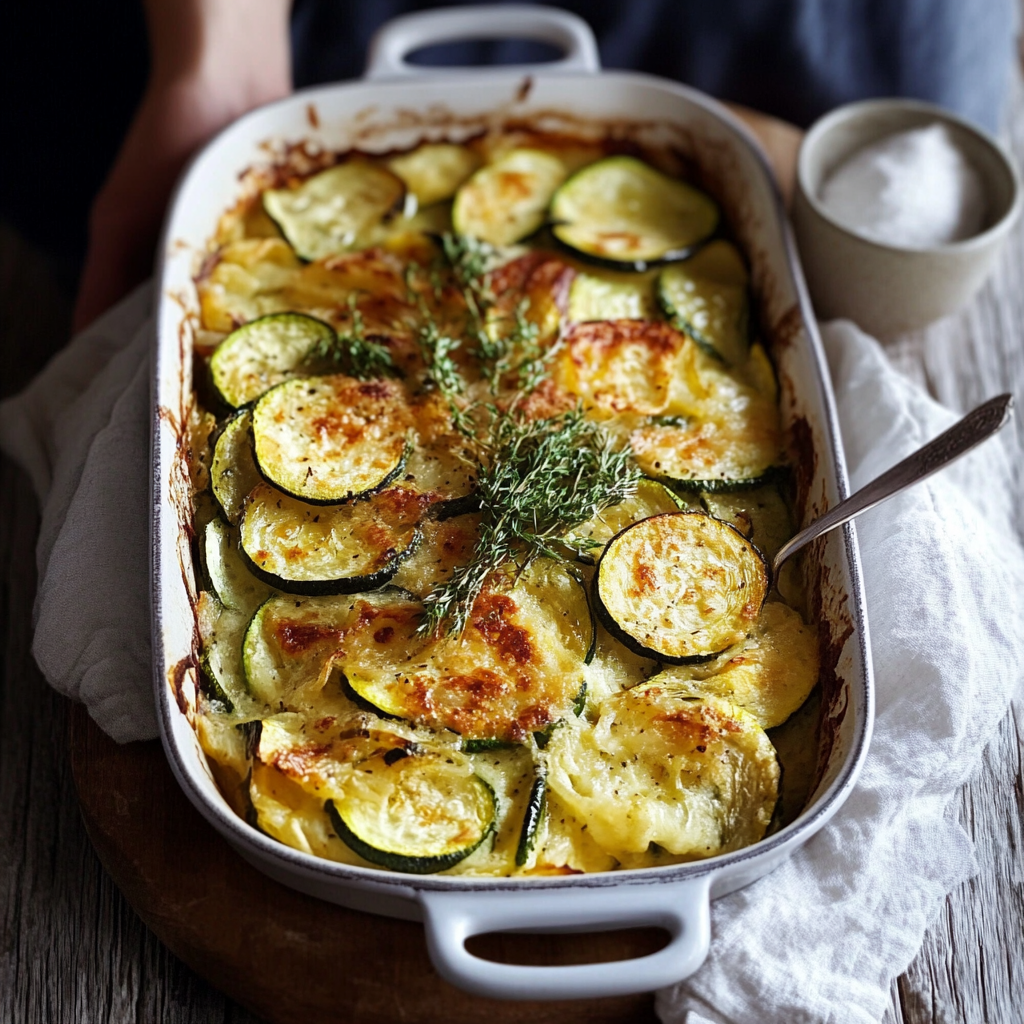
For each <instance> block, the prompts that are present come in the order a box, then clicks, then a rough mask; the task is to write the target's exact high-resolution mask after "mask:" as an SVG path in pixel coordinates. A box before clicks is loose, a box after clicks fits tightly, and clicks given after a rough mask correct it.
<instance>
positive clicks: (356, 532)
mask: <svg viewBox="0 0 1024 1024" xmlns="http://www.w3.org/2000/svg"><path fill="white" fill-rule="evenodd" d="M431 503H432V499H431V497H430V496H429V495H423V494H420V493H419V492H417V491H414V490H412V489H410V488H408V487H391V488H388V489H387V490H385V491H378V492H377V493H376V494H374V495H372V496H371V497H369V498H366V499H363V500H361V501H353V502H348V503H347V504H344V505H334V506H330V507H324V506H321V505H309V504H306V503H305V502H302V501H299V500H298V499H296V498H292V497H291V496H289V495H287V494H282V493H281V492H280V491H277V490H275V489H274V488H273V487H270V486H269V485H267V484H259V485H258V486H257V487H256V488H255V489H254V490H253V492H252V494H250V495H249V498H248V501H247V502H246V509H245V514H244V515H243V516H242V525H241V545H242V550H243V551H244V552H245V554H246V555H247V556H248V560H249V563H250V565H249V567H250V569H251V570H252V572H253V574H254V575H256V576H258V577H259V578H260V579H261V580H263V581H265V582H266V583H268V584H269V585H270V586H272V587H275V588H276V589H278V590H283V591H284V592H285V593H288V594H354V593H357V592H358V591H361V590H376V589H377V588H378V587H382V586H384V584H385V583H387V582H388V580H390V579H391V577H392V576H394V574H395V572H396V571H397V570H398V567H399V565H400V564H401V563H402V561H403V560H404V559H406V558H408V557H409V556H410V555H411V554H412V552H413V551H414V550H415V548H416V545H417V543H418V541H419V537H420V534H419V530H418V529H417V524H418V523H419V521H420V519H421V518H422V517H423V515H424V513H425V512H426V510H427V509H428V508H429V507H430V505H431Z"/></svg>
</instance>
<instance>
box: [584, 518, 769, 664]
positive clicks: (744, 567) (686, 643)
mask: <svg viewBox="0 0 1024 1024" xmlns="http://www.w3.org/2000/svg"><path fill="white" fill-rule="evenodd" d="M769 586H770V581H769V574H768V566H767V563H766V562H765V560H764V558H763V556H762V555H761V553H760V552H759V551H758V550H757V548H755V547H754V546H753V544H751V543H750V541H748V540H747V539H746V537H744V536H743V534H741V533H740V532H739V531H738V530H736V529H735V528H734V527H732V526H730V525H729V524H728V523H723V522H721V521H720V520H718V519H715V518H713V517H712V516H709V515H706V514H704V513H703V512H672V513H667V514H665V515H660V516H652V517H651V518H650V519H644V520H642V521H641V522H639V523H635V524H634V525H632V526H628V527H627V528H626V529H625V530H623V531H622V532H621V533H620V534H619V535H618V536H617V537H615V538H614V539H613V540H612V541H611V542H610V543H609V544H608V545H607V547H606V548H605V549H604V554H603V555H602V556H601V561H600V562H599V563H598V567H597V575H596V577H595V591H596V594H597V604H598V612H599V614H600V615H601V616H602V620H603V621H604V624H605V626H606V627H607V628H608V631H609V632H610V633H611V634H612V635H613V636H615V637H616V638H617V639H618V640H620V641H621V642H622V643H624V644H625V645H626V646H627V647H629V648H630V649H632V650H634V651H636V652H637V653H638V654H646V655H648V656H649V657H656V658H660V659H661V660H663V661H666V662H670V663H675V664H686V663H690V662H700V661H708V660H710V659H711V658H713V657H714V656H715V655H717V654H720V653H721V652H722V651H724V650H726V649H727V648H729V647H731V646H732V645H733V644H735V643H739V642H740V641H741V640H743V639H744V638H745V637H746V635H747V633H748V632H749V631H750V629H751V628H752V627H753V625H754V623H755V622H756V621H757V617H758V615H759V614H760V612H761V606H762V605H763V604H764V601H765V598H766V596H767V594H768V590H769Z"/></svg>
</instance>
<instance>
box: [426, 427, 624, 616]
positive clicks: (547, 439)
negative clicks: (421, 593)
mask: <svg viewBox="0 0 1024 1024" xmlns="http://www.w3.org/2000/svg"><path fill="white" fill-rule="evenodd" d="M492 437H493V441H494V446H493V455H492V458H491V459H490V464H489V465H488V466H486V467H484V468H483V469H482V471H481V473H480V478H479V487H478V491H477V494H478V496H479V498H480V507H481V509H482V511H483V521H482V523H481V525H480V531H479V537H478V540H477V546H476V551H475V553H474V555H473V558H472V559H471V560H470V561H469V562H468V563H467V564H465V565H462V566H459V567H458V568H456V569H455V570H454V571H453V572H452V574H451V576H450V577H449V579H448V580H447V581H446V582H445V583H444V584H443V585H441V586H440V587H438V588H436V589H435V590H434V591H433V592H432V593H430V594H429V595H428V596H427V598H426V600H425V602H424V604H425V607H426V614H425V617H424V620H423V622H422V623H421V624H420V627H419V632H420V633H421V634H423V635H433V634H435V633H437V632H438V631H440V630H442V628H443V629H444V631H446V632H449V633H455V634H459V633H461V632H462V631H463V630H464V629H465V627H466V624H467V622H468V621H469V616H470V613H471V611H472V608H473V603H474V602H475V601H476V599H477V597H478V595H479V594H480V591H481V590H482V588H483V586H484V584H485V583H486V582H487V580H488V578H489V577H490V576H491V574H492V573H494V572H495V571H496V570H498V569H500V568H501V566H503V565H505V564H506V563H508V562H512V561H515V562H516V563H517V564H518V566H519V568H520V571H522V570H523V569H525V568H526V567H527V566H528V565H529V564H530V562H531V561H533V560H534V559H535V558H537V557H540V556H546V557H549V558H555V559H560V560H564V559H565V558H566V557H567V556H571V554H572V551H573V549H571V548H569V547H568V546H567V545H565V544H564V543H563V541H562V537H563V535H564V534H565V532H566V531H567V530H569V529H571V528H572V527H574V526H577V525H578V524H580V523H582V522H585V521H586V520H588V519H590V518H591V517H592V516H594V515H596V514H597V513H599V512H601V511H603V510H604V509H606V508H608V507H610V506H611V505H617V504H618V503H619V502H620V501H623V500H624V499H625V498H627V497H629V495H631V494H633V493H634V492H635V491H636V486H637V481H638V480H639V478H640V473H639V470H638V469H637V468H636V467H635V465H634V464H633V463H632V460H631V458H630V454H629V451H628V449H617V448H615V447H614V446H613V444H612V442H611V438H610V437H609V436H608V434H607V433H606V432H605V431H604V429H603V428H602V427H601V426H600V425H599V424H597V423H594V422H591V421H589V420H587V419H585V418H584V414H583V410H582V409H581V408H576V409H574V410H571V411H570V412H567V413H563V414H562V415H561V416H555V417H553V418H551V419H546V420H533V421H529V420H525V419H523V418H522V417H519V416H517V415H514V414H508V413H504V414H496V415H494V421H493V424H492Z"/></svg>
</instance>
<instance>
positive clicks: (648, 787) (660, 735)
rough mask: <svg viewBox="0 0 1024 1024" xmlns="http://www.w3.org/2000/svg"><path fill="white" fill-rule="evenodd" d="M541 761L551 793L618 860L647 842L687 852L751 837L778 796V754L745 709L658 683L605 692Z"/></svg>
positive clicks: (706, 851) (734, 845)
mask: <svg viewBox="0 0 1024 1024" xmlns="http://www.w3.org/2000/svg"><path fill="white" fill-rule="evenodd" d="M547 760H548V785H549V786H550V787H551V789H552V791H553V792H554V793H555V794H557V796H558V799H559V800H560V801H561V802H562V803H563V804H564V805H565V806H566V807H568V808H569V810H570V811H571V812H572V813H573V814H575V815H576V817H577V818H578V819H579V820H580V821H581V822H582V823H583V824H585V825H586V827H587V832H588V833H589V835H590V837H591V838H592V839H593V840H595V841H596V842H597V844H598V845H599V846H600V847H601V848H602V849H603V850H605V851H607V852H608V853H611V854H613V855H618V856H619V858H620V859H624V857H625V855H627V854H644V853H646V852H647V851H648V849H649V847H650V846H651V844H652V843H653V844H657V846H659V847H661V848H662V849H663V850H666V851H668V852H669V853H670V854H673V855H676V856H682V857H686V858H700V857H713V856H715V855H716V854H720V853H727V852H728V851H730V850H736V849H739V848H740V847H742V846H747V845H749V844H750V843H755V842H757V841H758V840H759V839H760V838H761V837H762V836H763V835H764V833H765V830H766V829H767V827H768V824H769V822H770V821H771V817H772V810H773V809H774V806H775V800H776V797H777V794H778V784H779V767H778V762H777V761H776V758H775V750H774V748H773V747H772V745H771V743H770V742H769V740H768V737H767V736H765V734H764V731H763V730H762V729H761V727H760V726H759V725H758V724H757V721H756V720H755V719H754V717H753V716H752V715H749V714H748V713H747V712H745V711H743V710H742V709H740V708H737V707H735V706H733V705H732V704H729V703H728V702H726V701H724V700H720V699H718V698H714V697H712V698H708V699H707V700H703V701H698V700H686V699H680V698H677V697H675V696H673V695H671V694H669V693H667V692H665V691H664V690H662V689H661V688H659V687H655V686H646V687H643V688H640V689H635V690H629V691H627V692H626V693H621V694H616V695H615V696H612V697H609V698H608V699H607V700H606V701H604V702H603V703H602V705H601V708H600V717H599V718H598V720H597V723H596V725H594V726H593V728H589V727H585V726H575V725H573V724H572V723H567V724H566V725H564V726H562V727H561V728H559V729H558V730H556V732H555V734H554V736H553V737H552V740H551V743H550V744H549V746H548V750H547Z"/></svg>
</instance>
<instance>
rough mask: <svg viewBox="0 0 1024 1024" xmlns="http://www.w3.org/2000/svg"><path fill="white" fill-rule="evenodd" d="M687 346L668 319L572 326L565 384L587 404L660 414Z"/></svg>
mask: <svg viewBox="0 0 1024 1024" xmlns="http://www.w3.org/2000/svg"><path fill="white" fill-rule="evenodd" d="M688 344H691V343H690V342H688V341H687V339H686V337H685V336H684V335H682V334H680V333H679V332H678V331H677V330H676V329H675V328H674V327H670V326H669V325H668V324H666V323H658V322H649V321H644V320H604V321H600V322H597V323H582V324H573V325H572V327H570V328H569V330H568V331H567V332H566V335H565V349H566V350H565V356H564V357H563V360H562V377H563V383H564V385H565V387H567V388H568V389H569V390H570V391H571V392H573V394H576V395H579V397H580V398H581V399H583V401H584V403H585V404H586V405H589V406H597V407H598V408H599V409H601V410H602V411H604V412H606V413H611V414H613V415H614V414H616V413H623V412H634V413H639V414H640V415H642V416H656V415H658V414H659V413H661V412H663V411H664V410H665V408H666V406H667V405H668V401H669V396H670V389H671V387H672V383H673V379H674V377H675V375H676V363H677V361H678V356H679V354H680V352H681V351H682V350H683V347H684V346H685V345H688ZM649 475H653V474H649Z"/></svg>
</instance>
